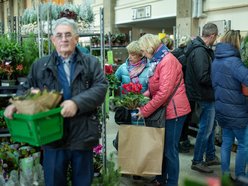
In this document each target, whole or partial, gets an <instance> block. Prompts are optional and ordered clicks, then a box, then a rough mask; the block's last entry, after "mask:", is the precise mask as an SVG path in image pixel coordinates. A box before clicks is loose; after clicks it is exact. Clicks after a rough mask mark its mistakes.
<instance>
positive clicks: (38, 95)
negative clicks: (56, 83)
mask: <svg viewBox="0 0 248 186" xmlns="http://www.w3.org/2000/svg"><path fill="white" fill-rule="evenodd" d="M61 98H62V96H61V95H60V93H58V92H54V91H50V92H48V91H47V90H43V91H40V90H38V91H32V90H30V91H29V92H28V93H27V94H26V95H23V96H17V97H13V98H12V99H11V100H10V102H11V103H12V104H13V105H15V107H16V109H17V113H16V114H14V115H13V119H8V118H5V120H6V123H7V126H8V129H9V132H10V134H11V137H12V138H13V140H14V141H18V142H26V143H29V144H31V145H34V146H41V145H44V144H47V143H50V142H53V141H56V140H58V139H60V138H62V136H63V118H62V116H61V114H60V111H61V108H60V107H58V108H56V107H57V105H58V104H59V103H60V100H61Z"/></svg>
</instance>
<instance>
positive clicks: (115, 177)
mask: <svg viewBox="0 0 248 186" xmlns="http://www.w3.org/2000/svg"><path fill="white" fill-rule="evenodd" d="M120 177H121V174H120V170H119V169H116V168H115V162H114V158H113V153H112V154H110V158H109V160H108V161H107V167H106V170H104V169H102V172H101V175H100V176H99V177H97V178H95V179H94V181H93V184H92V185H93V186H119V185H120Z"/></svg>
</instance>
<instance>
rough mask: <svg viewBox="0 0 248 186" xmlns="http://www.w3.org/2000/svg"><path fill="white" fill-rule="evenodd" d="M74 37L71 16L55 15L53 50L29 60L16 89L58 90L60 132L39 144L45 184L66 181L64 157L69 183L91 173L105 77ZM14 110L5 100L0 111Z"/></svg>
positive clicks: (77, 183) (85, 180) (84, 181)
mask: <svg viewBox="0 0 248 186" xmlns="http://www.w3.org/2000/svg"><path fill="white" fill-rule="evenodd" d="M78 38H79V35H78V29H77V24H76V23H75V22H74V21H73V20H72V19H67V18H60V19H58V20H57V21H56V22H55V23H54V25H53V35H52V37H51V40H52V42H53V44H54V46H55V48H56V50H55V51H54V52H53V53H52V54H51V55H49V56H46V57H42V58H41V59H39V60H38V61H37V62H35V63H34V64H33V65H32V68H31V71H30V73H29V75H28V78H27V81H26V82H25V83H24V84H23V85H22V86H21V87H20V88H19V89H18V92H17V94H23V93H24V92H25V91H26V90H28V89H30V88H31V87H33V88H37V89H40V90H43V89H44V88H47V89H48V90H56V91H61V92H63V102H62V103H61V105H60V106H61V107H62V110H61V115H62V116H63V117H64V134H63V138H62V139H61V140H58V141H55V142H52V143H50V144H47V145H45V146H44V147H43V152H44V154H43V158H44V161H43V168H44V173H45V184H46V186H58V185H59V186H66V185H67V174H66V172H67V168H68V165H69V163H70V164H71V167H72V184H73V185H74V186H82V185H84V186H90V185H91V182H92V179H93V147H94V146H96V145H97V144H98V143H99V138H100V137H101V134H100V130H99V129H100V128H99V119H98V117H97V107H98V106H100V105H101V104H102V103H103V101H104V99H105V94H106V92H107V87H108V83H107V81H106V78H105V76H104V73H103V71H102V69H101V65H100V63H99V62H98V60H97V58H95V57H94V56H91V55H84V54H83V53H81V52H80V50H79V49H78V48H77V47H76V45H77V43H78ZM14 112H16V108H15V107H14V105H10V106H8V107H7V108H6V110H5V116H6V117H8V118H12V115H13V113H14Z"/></svg>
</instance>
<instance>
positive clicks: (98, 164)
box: [93, 144, 103, 172]
mask: <svg viewBox="0 0 248 186" xmlns="http://www.w3.org/2000/svg"><path fill="white" fill-rule="evenodd" d="M102 147H103V146H102V145H101V144H99V145H97V146H96V147H95V148H93V164H94V172H100V171H101V169H102V167H103V159H102Z"/></svg>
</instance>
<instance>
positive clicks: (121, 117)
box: [114, 107, 131, 125]
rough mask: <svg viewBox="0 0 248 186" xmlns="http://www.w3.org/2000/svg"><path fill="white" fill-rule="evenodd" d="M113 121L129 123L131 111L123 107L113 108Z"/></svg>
mask: <svg viewBox="0 0 248 186" xmlns="http://www.w3.org/2000/svg"><path fill="white" fill-rule="evenodd" d="M114 118H115V122H116V123H117V124H118V125H120V124H131V113H130V110H128V109H126V108H125V107H117V108H116V110H115V116H114Z"/></svg>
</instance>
